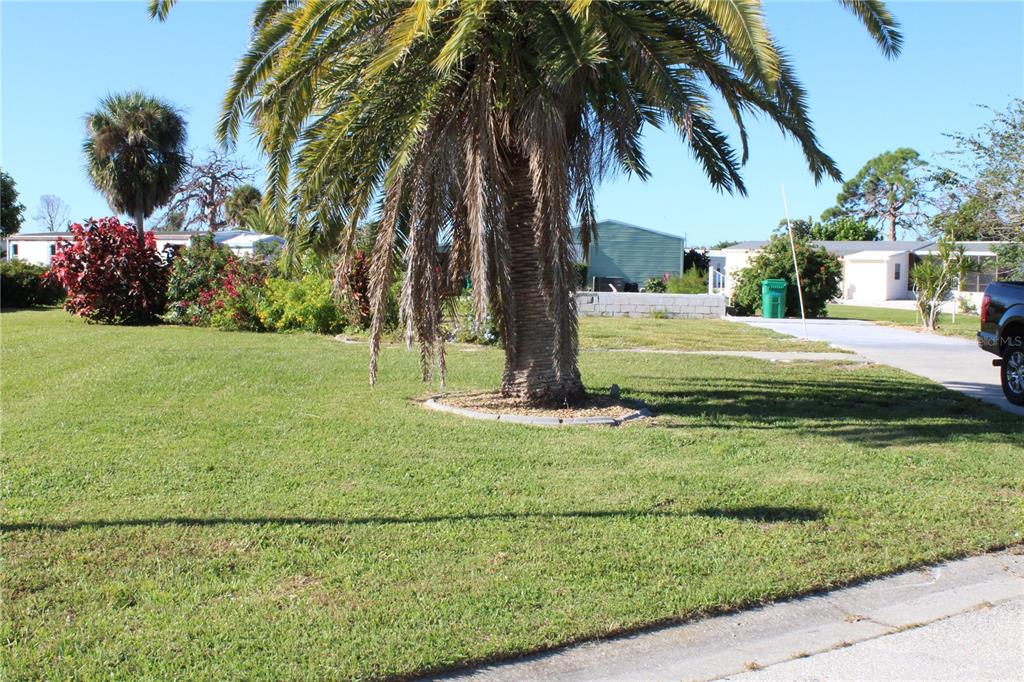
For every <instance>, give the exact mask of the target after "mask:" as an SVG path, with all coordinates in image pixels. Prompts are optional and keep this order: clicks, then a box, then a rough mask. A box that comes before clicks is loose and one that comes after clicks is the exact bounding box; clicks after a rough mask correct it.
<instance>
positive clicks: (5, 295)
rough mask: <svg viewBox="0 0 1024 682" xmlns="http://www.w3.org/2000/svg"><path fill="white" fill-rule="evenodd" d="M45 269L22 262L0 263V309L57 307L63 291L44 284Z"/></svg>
mask: <svg viewBox="0 0 1024 682" xmlns="http://www.w3.org/2000/svg"><path fill="white" fill-rule="evenodd" d="M45 273H46V268H44V267H43V266H41V265H32V264H31V263H26V262H25V261H23V260H18V259H14V260H5V261H2V262H0V307H3V308H31V307H33V306H44V305H57V304H58V303H60V302H61V301H62V300H64V289H62V288H61V287H60V285H59V284H56V283H47V282H44V281H43V279H42V277H43V275H44V274H45Z"/></svg>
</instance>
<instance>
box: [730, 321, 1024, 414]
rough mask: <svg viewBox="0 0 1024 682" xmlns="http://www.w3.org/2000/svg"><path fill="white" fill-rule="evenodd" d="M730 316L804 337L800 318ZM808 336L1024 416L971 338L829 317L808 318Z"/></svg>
mask: <svg viewBox="0 0 1024 682" xmlns="http://www.w3.org/2000/svg"><path fill="white" fill-rule="evenodd" d="M729 319H731V320H733V321H735V322H743V323H745V324H749V325H751V326H754V327H761V328H763V329H771V330H772V331H776V332H780V333H782V334H789V335H791V336H798V337H801V338H802V337H803V336H804V326H803V323H802V322H801V321H800V320H792V319H786V320H765V319H762V318H759V317H733V318H729ZM807 338H808V339H810V340H812V341H825V342H826V343H830V344H832V345H833V346H836V347H839V348H845V349H847V350H851V351H853V352H854V353H857V354H858V355H862V356H864V357H866V358H867V359H868V360H870V361H872V362H877V363H881V364H884V365H891V366H893V367H897V368H899V369H902V370H906V371H907V372H911V373H913V374H917V375H918V376H922V377H925V378H927V379H931V380H932V381H936V382H938V383H940V384H942V385H943V386H945V387H946V388H950V389H953V390H954V391H960V392H961V393H964V394H966V395H969V396H971V397H973V398H977V399H979V400H984V401H985V402H987V403H991V404H993V405H996V406H997V407H999V408H1001V409H1003V410H1006V411H1007V412H1012V413H1014V414H1019V415H1024V407H1018V406H1016V405H1011V404H1010V403H1009V402H1008V401H1007V400H1006V397H1005V396H1004V395H1003V389H1002V387H1001V386H1000V385H999V368H998V367H993V366H992V360H994V359H996V356H994V355H992V354H991V353H986V352H985V351H983V350H981V349H980V348H978V346H977V344H975V343H974V341H969V340H967V339H958V338H953V337H949V336H940V335H938V334H928V333H925V332H917V331H913V330H910V329H900V328H898V327H887V326H883V325H878V324H872V323H871V322H865V321H861V320H828V319H826V320H807Z"/></svg>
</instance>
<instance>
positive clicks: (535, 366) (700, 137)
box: [151, 0, 901, 404]
mask: <svg viewBox="0 0 1024 682" xmlns="http://www.w3.org/2000/svg"><path fill="white" fill-rule="evenodd" d="M171 4H173V2H172V1H171V0H152V2H151V10H152V12H153V13H154V14H155V15H157V16H165V15H166V11H167V9H168V8H169V6H170V5H171ZM842 4H843V5H844V6H845V7H847V8H849V9H850V10H852V11H853V13H854V14H855V15H856V16H857V17H858V18H859V19H860V20H861V21H862V22H863V24H864V25H865V26H866V27H867V29H868V31H869V32H870V33H871V35H872V36H873V37H874V39H875V40H876V41H877V42H878V44H879V45H880V46H881V48H882V50H883V51H884V52H885V53H886V54H887V55H890V56H893V55H895V54H897V53H898V52H899V49H900V44H901V36H900V34H899V33H898V31H897V30H896V22H895V21H894V20H893V18H892V16H891V15H890V14H889V13H888V11H887V10H886V8H885V6H884V4H883V3H882V2H880V1H879V0H868V1H865V2H852V1H844V2H842ZM253 29H254V30H253V34H252V38H251V40H250V45H249V49H248V51H247V52H246V54H245V55H244V56H243V57H242V59H241V61H240V62H239V65H238V68H237V71H236V73H235V76H234V80H233V82H232V85H231V87H230V90H229V92H228V94H227V97H226V101H225V107H224V113H223V116H222V120H221V125H220V129H219V132H220V135H221V137H222V138H223V139H225V140H233V139H235V138H236V137H237V135H238V133H239V128H240V125H241V122H242V121H243V119H245V118H250V119H251V121H252V123H253V124H254V126H255V129H256V131H257V132H258V136H259V139H260V143H261V145H262V148H263V151H264V153H265V154H266V155H267V158H268V169H267V192H268V197H267V201H268V203H269V205H270V206H271V207H274V208H275V209H276V210H278V211H279V212H281V213H284V212H285V211H287V210H294V211H295V212H296V214H297V220H298V221H299V222H298V224H299V227H300V229H301V228H302V227H303V226H309V228H310V229H323V228H324V227H330V226H336V227H337V233H336V236H335V237H334V241H336V243H337V244H338V248H339V249H340V250H341V252H342V253H343V254H344V255H346V256H347V255H349V254H351V253H352V249H351V244H352V242H353V240H354V238H355V233H356V227H357V226H358V225H359V224H360V223H361V222H362V221H363V220H364V219H366V218H367V217H369V214H371V213H378V214H379V218H380V229H379V231H378V239H377V243H376V245H375V248H374V253H373V263H372V267H371V271H372V275H373V276H372V287H371V299H372V310H373V318H374V321H373V325H372V329H371V338H372V342H371V367H370V378H371V381H374V380H375V379H376V363H377V356H378V349H379V341H380V336H381V331H382V325H383V317H384V309H385V304H386V300H387V295H388V292H389V289H390V285H391V273H392V260H391V253H392V244H393V235H394V233H395V231H396V230H398V229H400V226H405V227H406V228H407V230H408V234H409V235H410V240H409V246H408V248H407V249H406V252H405V272H404V277H403V279H402V295H401V311H402V319H403V320H404V322H405V325H406V331H407V334H408V335H409V336H410V337H413V338H416V339H418V341H419V343H420V348H421V358H422V360H423V362H422V365H423V373H424V378H427V377H429V376H430V375H431V372H432V368H434V367H436V368H437V369H438V370H440V373H441V375H442V377H443V374H444V346H443V330H442V327H441V323H440V315H439V309H440V306H441V304H442V303H443V302H444V301H445V300H446V299H447V298H448V297H450V296H452V295H454V294H455V293H457V291H458V287H459V286H460V285H461V282H462V281H463V280H464V276H465V274H466V273H469V275H470V277H471V281H472V282H473V287H472V297H473V310H474V313H475V315H476V317H477V319H478V320H479V321H482V320H483V319H484V318H485V316H486V315H487V314H488V311H489V310H491V309H493V310H494V312H495V314H496V316H497V318H498V319H499V321H500V327H501V330H502V333H503V341H504V347H505V370H504V375H503V378H502V392H503V393H504V394H505V395H506V396H509V397H513V398H517V399H521V400H524V401H527V402H530V403H537V404H540V403H547V404H565V403H567V402H573V401H575V400H577V399H578V398H580V397H581V396H582V395H583V384H582V382H581V379H580V373H579V370H578V368H577V353H578V347H577V346H578V344H577V321H576V309H575V298H574V297H573V295H572V294H573V291H574V289H575V283H576V270H575V265H574V262H573V254H574V251H575V250H574V248H573V234H572V229H571V226H572V224H573V222H577V223H579V224H580V226H581V229H580V241H581V242H582V243H581V244H580V246H581V247H582V251H583V253H586V252H588V250H589V241H590V239H591V236H592V233H593V230H594V226H595V219H594V192H595V187H596V185H597V184H598V183H599V182H600V180H601V178H602V177H604V175H605V173H606V172H609V171H613V170H623V171H625V172H627V173H632V174H635V175H637V176H639V177H640V178H646V177H647V176H648V174H649V173H648V168H647V165H646V163H645V160H644V155H643V151H642V148H641V140H642V135H643V132H644V129H645V128H646V127H647V126H648V125H650V126H655V127H663V126H664V127H669V128H671V129H673V130H675V131H676V132H678V133H679V135H680V136H681V138H682V139H683V140H684V141H685V143H686V144H687V145H688V146H689V147H690V149H691V151H692V153H693V155H694V157H695V159H696V160H697V162H698V163H699V164H700V165H701V167H702V168H703V170H704V172H705V174H706V175H707V177H708V179H709V181H710V182H711V183H712V184H713V185H714V186H716V187H718V188H720V189H722V190H724V191H729V192H738V193H743V192H745V188H744V185H743V181H742V178H741V177H740V173H739V171H740V167H741V166H742V164H743V162H744V161H745V160H746V158H747V131H746V128H745V125H744V115H746V114H749V113H752V112H758V113H761V114H764V115H766V116H767V117H768V118H769V119H771V120H773V121H774V122H775V123H777V124H778V125H779V126H780V127H781V129H782V130H783V131H784V132H785V133H787V134H789V135H792V136H793V137H794V138H795V139H796V140H797V141H798V142H799V144H800V146H801V149H802V150H803V153H804V155H805V157H806V159H807V163H808V167H809V169H810V172H811V175H812V177H813V178H814V179H815V181H820V180H821V179H822V178H823V177H832V178H838V177H839V172H838V170H837V168H836V165H835V163H834V162H833V160H832V159H831V158H829V157H828V155H826V154H825V153H824V152H823V151H822V150H821V148H820V147H819V145H818V141H817V139H816V137H815V134H814V131H813V128H812V125H811V121H810V116H809V113H808V110H807V104H806V96H805V93H804V91H803V89H802V87H801V86H800V84H799V82H798V81H797V79H796V76H795V74H794V71H793V68H792V66H791V65H790V63H789V61H788V59H787V57H786V55H785V54H784V52H783V51H782V50H780V49H779V47H778V45H777V44H776V42H775V40H774V39H773V38H772V36H771V34H770V32H769V30H768V27H767V26H766V24H765V21H764V17H763V15H762V12H761V6H760V3H759V2H756V1H754V0H735V1H734V2H719V1H718V0H690V1H682V2H638V3H619V2H606V1H597V0H595V1H593V2H591V1H589V0H573V1H572V2H511V1H506V2H502V1H497V0H466V1H464V2H458V3H456V2H430V1H427V0H415V1H413V2H407V3H398V2H373V1H369V2H344V1H338V2H327V1H323V2H289V3H281V2H263V3H261V4H260V5H259V6H258V7H257V9H256V11H255V14H254V17H253ZM718 97H720V98H721V99H722V100H723V101H724V103H725V106H726V108H727V110H728V111H729V113H730V115H731V118H732V121H733V124H734V125H736V126H738V128H739V130H740V135H739V141H740V149H739V150H737V149H735V148H734V147H733V146H732V144H731V143H730V142H729V140H728V139H727V137H726V135H725V134H724V133H723V132H722V131H721V129H720V128H719V125H718V122H717V121H716V120H715V118H714V117H713V115H712V103H713V102H714V101H715V100H716V98H718ZM441 240H444V241H447V242H450V244H451V251H450V254H449V256H448V257H447V258H446V259H445V261H444V262H443V263H442V260H441V258H440V257H439V255H438V248H437V245H438V243H439V241H441ZM442 266H443V268H442ZM342 272H344V269H343V270H342Z"/></svg>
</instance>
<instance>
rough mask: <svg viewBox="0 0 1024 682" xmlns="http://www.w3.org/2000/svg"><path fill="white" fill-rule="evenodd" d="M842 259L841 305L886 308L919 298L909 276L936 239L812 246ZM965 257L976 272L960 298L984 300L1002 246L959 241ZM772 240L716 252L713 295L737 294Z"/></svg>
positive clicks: (933, 247) (931, 251) (710, 284)
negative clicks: (750, 266)
mask: <svg viewBox="0 0 1024 682" xmlns="http://www.w3.org/2000/svg"><path fill="white" fill-rule="evenodd" d="M813 243H814V244H815V245H817V246H821V247H824V248H825V250H826V251H828V252H829V253H831V254H832V255H833V256H837V257H838V258H839V259H840V261H841V262H842V265H843V281H842V285H841V291H842V294H841V299H840V300H841V301H842V302H845V303H860V304H864V305H872V304H885V303H887V302H891V301H912V300H914V287H913V284H912V283H911V281H910V273H911V271H912V270H913V268H914V263H915V262H916V261H918V260H920V259H921V257H923V256H928V255H935V254H937V253H938V248H937V247H936V245H935V242H934V241H896V242H891V241H876V242H864V241H857V242H854V241H849V242H836V241H818V242H813ZM957 243H958V244H959V245H961V246H963V247H964V254H965V255H966V256H967V257H968V258H970V259H972V260H973V261H974V265H975V270H976V272H974V273H972V274H971V275H969V276H968V277H967V278H966V279H965V280H964V281H963V282H961V283H960V286H959V292H958V293H957V298H959V299H967V300H970V301H971V302H972V303H974V304H975V305H979V304H980V302H981V296H982V293H983V292H984V291H985V285H986V284H988V283H989V282H991V281H993V280H994V279H996V277H997V274H998V272H997V263H996V255H995V253H994V252H993V251H992V246H993V245H994V244H996V243H997V242H957ZM767 244H768V242H767V241H750V242H741V243H739V244H736V245H734V246H730V247H728V248H725V249H721V250H718V251H714V252H712V268H713V272H712V276H711V277H709V279H708V289H709V291H710V290H712V288H714V291H715V293H723V294H725V295H726V297H731V296H732V291H733V287H734V286H735V282H736V278H737V277H738V275H739V272H740V271H741V270H742V269H743V268H745V267H747V265H748V264H749V263H750V261H751V260H752V259H753V258H754V257H755V256H756V255H757V254H758V253H759V252H760V251H761V249H763V248H764V247H765V245H767Z"/></svg>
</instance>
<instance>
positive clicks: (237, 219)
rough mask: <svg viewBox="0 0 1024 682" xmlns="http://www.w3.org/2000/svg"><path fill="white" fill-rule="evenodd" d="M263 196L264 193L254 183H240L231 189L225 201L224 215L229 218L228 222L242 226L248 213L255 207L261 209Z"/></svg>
mask: <svg viewBox="0 0 1024 682" xmlns="http://www.w3.org/2000/svg"><path fill="white" fill-rule="evenodd" d="M262 198H263V194H262V193H261V192H260V190H259V189H258V188H257V187H256V186H254V185H249V184H245V185H238V186H237V187H235V188H234V189H233V190H231V194H229V195H228V198H227V201H225V202H224V215H225V217H226V218H227V219H228V224H230V225H232V226H234V227H242V226H243V225H244V224H245V217H246V214H247V213H248V212H249V211H251V210H253V209H256V210H259V206H260V199H262Z"/></svg>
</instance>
